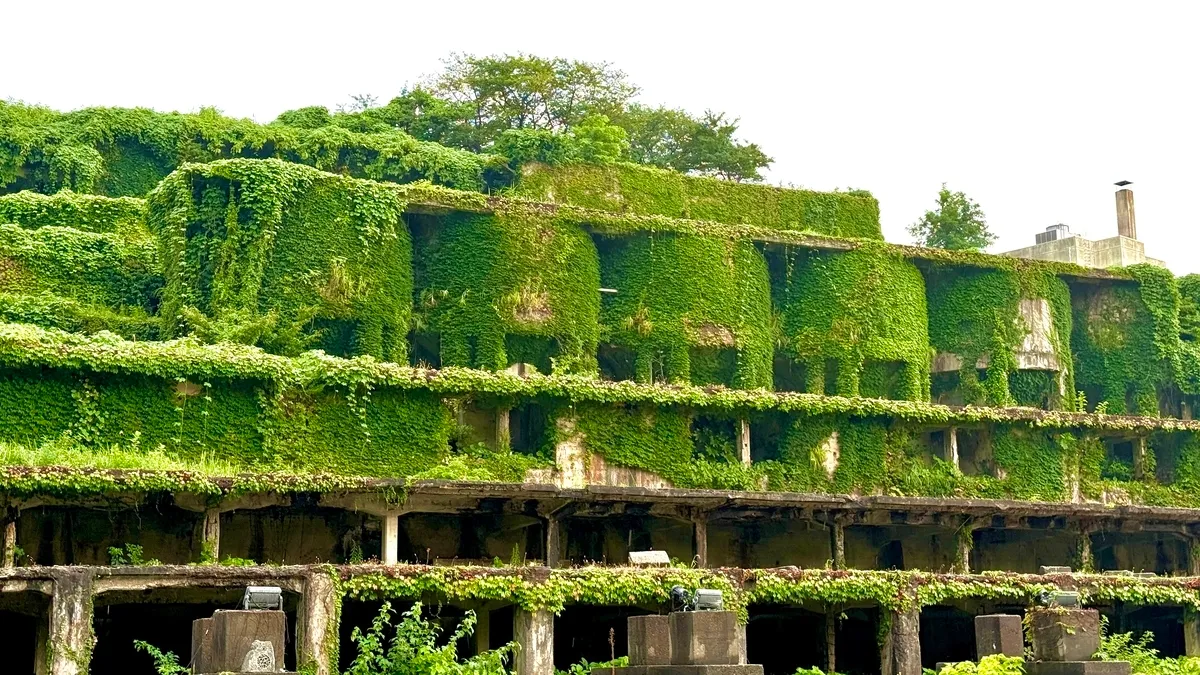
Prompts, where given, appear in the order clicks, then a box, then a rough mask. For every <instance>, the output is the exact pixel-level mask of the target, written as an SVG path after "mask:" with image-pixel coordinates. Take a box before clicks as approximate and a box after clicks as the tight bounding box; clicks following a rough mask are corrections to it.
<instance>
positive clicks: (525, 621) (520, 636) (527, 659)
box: [322, 609, 554, 675]
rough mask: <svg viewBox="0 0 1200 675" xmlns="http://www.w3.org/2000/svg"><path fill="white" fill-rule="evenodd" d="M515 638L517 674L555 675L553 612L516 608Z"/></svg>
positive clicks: (515, 673) (515, 668) (514, 620)
mask: <svg viewBox="0 0 1200 675" xmlns="http://www.w3.org/2000/svg"><path fill="white" fill-rule="evenodd" d="M513 640H514V641H515V642H516V643H517V644H518V645H520V648H519V649H518V650H517V653H516V656H515V657H514V658H513V673H514V675H554V613H553V612H548V611H546V610H535V611H529V610H524V609H518V610H516V612H515V613H514V615H513ZM322 675H323V674H322Z"/></svg>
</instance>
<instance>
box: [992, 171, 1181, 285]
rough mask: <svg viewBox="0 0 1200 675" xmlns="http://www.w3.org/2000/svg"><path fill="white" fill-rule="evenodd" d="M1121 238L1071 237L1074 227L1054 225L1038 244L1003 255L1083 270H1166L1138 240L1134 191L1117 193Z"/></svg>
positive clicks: (1047, 230)
mask: <svg viewBox="0 0 1200 675" xmlns="http://www.w3.org/2000/svg"><path fill="white" fill-rule="evenodd" d="M1116 197H1117V236H1115V237H1109V238H1107V239H1098V240H1094V241H1093V240H1091V239H1084V238H1083V237H1081V236H1079V235H1073V234H1071V228H1069V227H1067V226H1066V225H1063V224H1061V223H1060V224H1058V225H1051V226H1050V227H1047V228H1046V231H1045V232H1039V233H1038V234H1037V235H1036V237H1035V242H1036V243H1035V244H1034V245H1033V246H1028V247H1026V248H1020V249H1017V250H1015V251H1008V252H1007V253H1003V254H1001V255H1008V256H1012V257H1014V258H1032V259H1034V260H1054V261H1057V262H1066V263H1074V264H1076V265H1082V266H1083V267H1095V268H1099V269H1103V268H1106V267H1115V266H1120V267H1124V266H1127V265H1136V264H1138V263H1150V264H1151V265H1158V266H1159V267H1166V263H1164V262H1163V261H1161V260H1158V259H1155V258H1148V257H1146V245H1145V244H1143V243H1142V242H1140V241H1138V239H1137V222H1136V220H1135V218H1134V212H1133V190H1130V189H1128V188H1124V187H1123V188H1121V189H1120V190H1117V195H1116Z"/></svg>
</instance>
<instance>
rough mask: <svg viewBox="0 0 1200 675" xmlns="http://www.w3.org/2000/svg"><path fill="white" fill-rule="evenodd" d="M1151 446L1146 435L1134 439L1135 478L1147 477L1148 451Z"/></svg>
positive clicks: (1142, 478) (1143, 478)
mask: <svg viewBox="0 0 1200 675" xmlns="http://www.w3.org/2000/svg"><path fill="white" fill-rule="evenodd" d="M1149 451H1150V448H1149V447H1148V446H1147V444H1146V437H1145V436H1139V437H1138V438H1135V439H1133V479H1134V480H1145V478H1146V453H1147V452H1149Z"/></svg>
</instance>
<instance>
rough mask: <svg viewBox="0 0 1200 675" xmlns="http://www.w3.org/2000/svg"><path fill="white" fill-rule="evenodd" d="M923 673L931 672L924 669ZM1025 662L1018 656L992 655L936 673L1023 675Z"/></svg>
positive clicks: (956, 674) (954, 664) (950, 666)
mask: <svg viewBox="0 0 1200 675" xmlns="http://www.w3.org/2000/svg"><path fill="white" fill-rule="evenodd" d="M925 672H927V673H932V672H933V671H931V670H929V669H926V670H925ZM1024 673H1025V660H1024V659H1022V658H1021V657H1019V656H1005V655H1003V654H992V655H991V656H985V657H983V658H982V659H980V660H979V663H975V662H974V661H962V662H960V663H951V664H950V665H948V666H946V667H944V668H942V669H941V670H940V671H938V675H1024Z"/></svg>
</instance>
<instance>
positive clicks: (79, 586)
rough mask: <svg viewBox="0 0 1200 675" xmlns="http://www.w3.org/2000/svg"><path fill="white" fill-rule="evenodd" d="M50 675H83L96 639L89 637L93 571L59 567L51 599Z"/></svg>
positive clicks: (90, 632)
mask: <svg viewBox="0 0 1200 675" xmlns="http://www.w3.org/2000/svg"><path fill="white" fill-rule="evenodd" d="M49 644H50V645H51V646H50V658H49V662H50V675H86V673H87V672H88V666H89V664H90V663H91V660H92V647H93V646H94V645H95V644H96V638H95V636H94V635H93V634H92V572H91V571H90V570H88V569H86V568H84V569H77V568H73V567H65V568H58V569H57V570H55V572H54V593H53V595H51V596H50V625H49Z"/></svg>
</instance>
